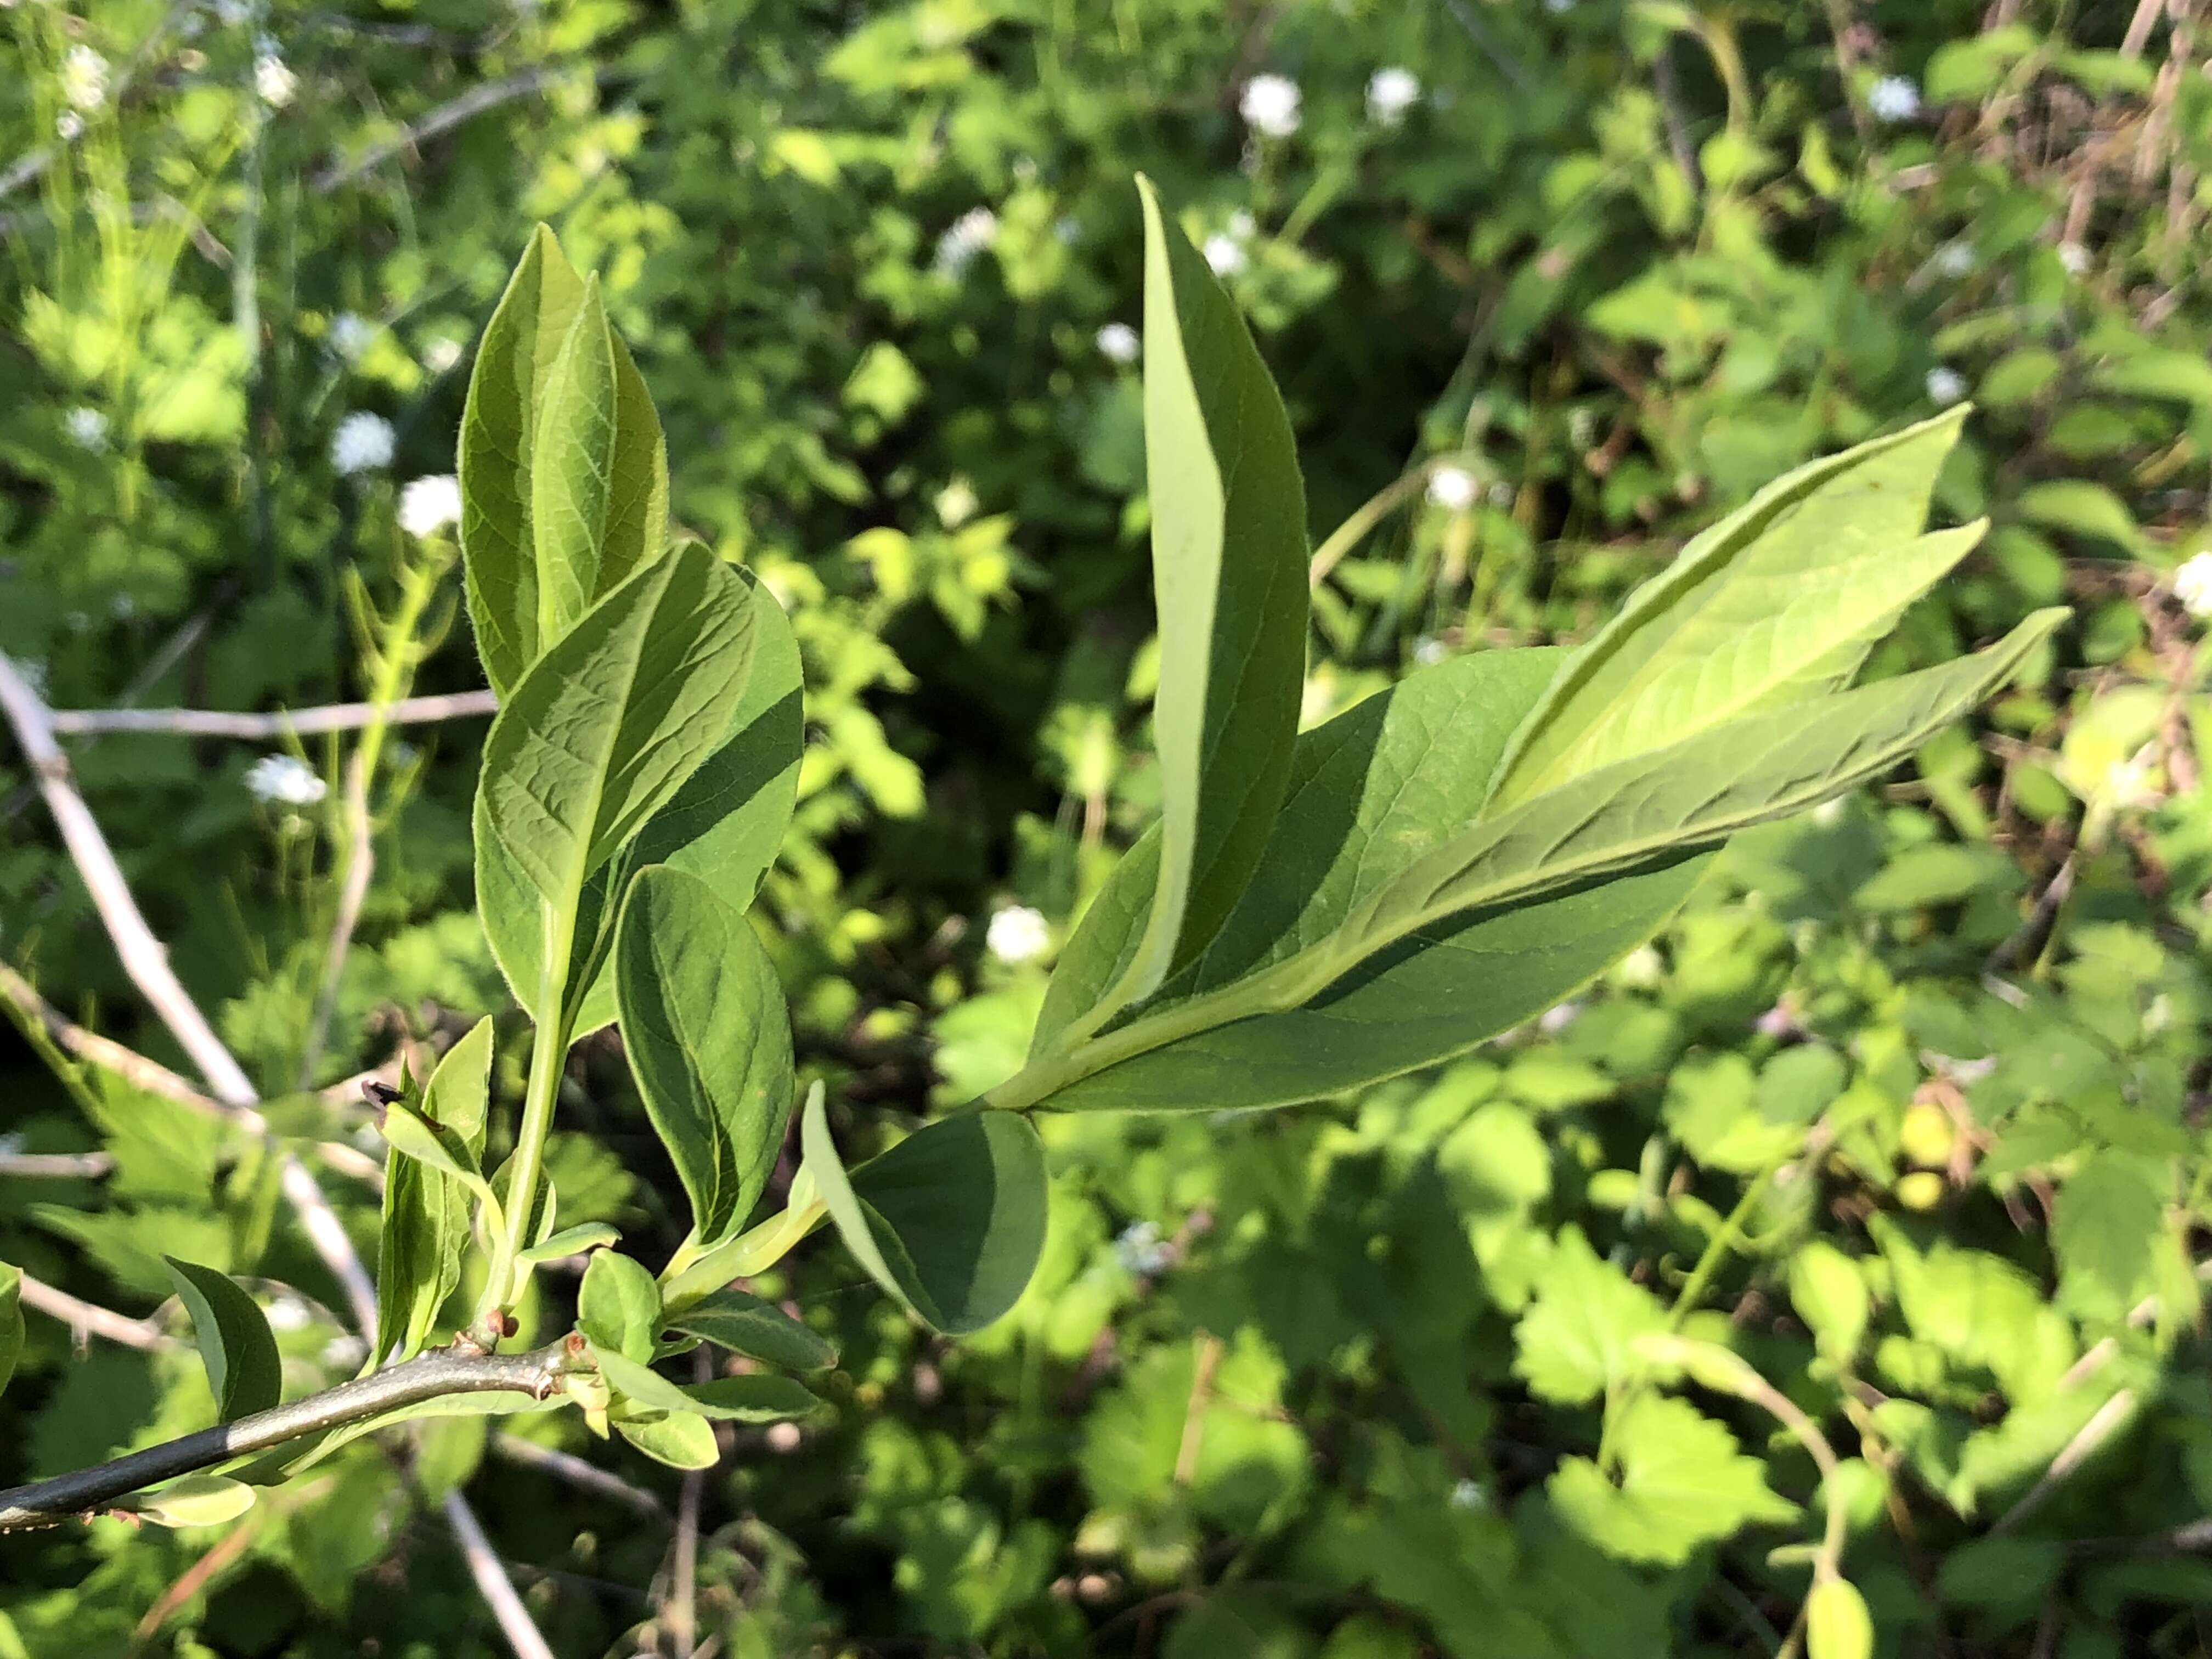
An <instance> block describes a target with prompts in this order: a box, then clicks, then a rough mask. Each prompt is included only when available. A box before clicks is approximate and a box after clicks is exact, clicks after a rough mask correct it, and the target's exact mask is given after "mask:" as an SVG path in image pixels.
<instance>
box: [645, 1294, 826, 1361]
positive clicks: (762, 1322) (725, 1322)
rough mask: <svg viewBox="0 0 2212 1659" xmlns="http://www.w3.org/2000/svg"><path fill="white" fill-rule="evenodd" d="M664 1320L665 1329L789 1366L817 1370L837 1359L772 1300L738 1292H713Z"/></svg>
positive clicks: (823, 1344)
mask: <svg viewBox="0 0 2212 1659" xmlns="http://www.w3.org/2000/svg"><path fill="white" fill-rule="evenodd" d="M665 1324H666V1326H667V1328H669V1329H670V1330H673V1331H681V1332H683V1333H684V1335H686V1336H696V1337H698V1338H700V1339H701V1340H703V1341H708V1342H713V1343H717V1344H719V1345H720V1346H722V1347H725V1348H727V1349H729V1350H730V1352H732V1353H741V1354H744V1355H745V1356H746V1357H747V1358H751V1359H758V1360H761V1361H763V1363H765V1364H770V1365H781V1366H783V1367H785V1368H786V1369H787V1370H794V1371H817V1370H823V1369H824V1368H826V1367H828V1366H830V1365H834V1364H836V1363H837V1350H836V1348H835V1347H834V1346H831V1345H830V1344H829V1341H828V1340H826V1339H824V1338H823V1337H822V1336H820V1335H817V1334H816V1333H815V1332H814V1331H813V1330H811V1328H808V1327H807V1326H805V1325H803V1324H801V1323H800V1322H799V1321H798V1320H796V1319H793V1317H792V1316H790V1315H789V1314H787V1313H786V1312H784V1310H782V1309H781V1308H779V1307H776V1306H775V1304H772V1303H768V1302H763V1301H762V1300H761V1299H760V1298H759V1297H757V1296H748V1295H746V1294H745V1293H744V1291H738V1290H721V1291H715V1292H714V1295H712V1296H710V1297H707V1298H706V1300H704V1301H703V1302H696V1303H694V1304H691V1306H690V1307H688V1308H686V1309H684V1310H683V1311H682V1312H681V1313H678V1314H674V1315H671V1316H670V1317H669V1318H668V1319H667V1320H666V1321H665Z"/></svg>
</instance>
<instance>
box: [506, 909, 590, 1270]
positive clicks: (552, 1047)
mask: <svg viewBox="0 0 2212 1659" xmlns="http://www.w3.org/2000/svg"><path fill="white" fill-rule="evenodd" d="M575 928H576V923H575V909H574V906H570V907H569V908H568V916H567V917H566V918H565V919H563V918H562V917H561V916H560V915H557V914H556V907H554V906H552V905H550V904H549V905H547V906H546V907H545V961H544V971H543V972H542V973H541V974H540V975H538V1024H537V1029H536V1031H535V1033H534V1035H533V1036H532V1039H531V1048H530V1080H529V1083H528V1084H527V1085H526V1093H525V1094H524V1096H523V1100H522V1126H521V1127H520V1129H518V1130H517V1131H516V1132H515V1138H514V1158H513V1162H512V1163H511V1164H509V1165H508V1168H509V1169H510V1170H512V1171H513V1176H512V1178H511V1179H510V1180H509V1181H508V1182H507V1259H508V1260H509V1261H513V1258H514V1257H515V1256H517V1255H520V1254H521V1253H522V1251H523V1250H525V1249H527V1248H528V1247H529V1245H530V1243H531V1241H530V1239H529V1238H528V1237H526V1233H527V1232H528V1231H529V1228H530V1225H531V1221H532V1218H533V1217H534V1216H535V1215H536V1213H537V1210H538V1206H537V1204H536V1203H535V1202H534V1201H533V1200H534V1198H535V1195H536V1194H537V1191H538V1176H539V1174H540V1173H541V1172H542V1171H543V1170H544V1167H545V1142H546V1139H547V1137H549V1136H550V1134H551V1133H553V1107H554V1104H555V1103H556V1101H557V1100H558V1099H559V1097H560V1094H561V1073H562V1067H563V1066H565V1065H566V1064H567V1062H568V1036H569V1032H568V1011H567V1009H565V1008H564V1007H562V1001H563V1000H564V999H563V996H562V993H563V991H564V990H565V989H566V987H567V983H568V957H569V953H570V951H572V950H573V949H574V944H575ZM502 1294H504V1292H502Z"/></svg>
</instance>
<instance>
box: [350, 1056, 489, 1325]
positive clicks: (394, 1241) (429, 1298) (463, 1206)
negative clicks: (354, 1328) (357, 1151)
mask: <svg viewBox="0 0 2212 1659" xmlns="http://www.w3.org/2000/svg"><path fill="white" fill-rule="evenodd" d="M491 1058H492V1023H491V1021H490V1020H489V1019H483V1020H479V1021H478V1022H477V1024H476V1026H475V1027H474V1028H473V1029H472V1030H471V1031H470V1032H469V1034H468V1035H467V1036H465V1037H463V1038H462V1039H461V1040H460V1041H459V1042H456V1043H455V1044H454V1045H453V1047H452V1048H449V1049H447V1051H446V1054H445V1055H444V1057H443V1058H442V1059H441V1060H439V1062H438V1068H437V1070H436V1071H435V1072H433V1073H431V1076H430V1082H429V1085H428V1089H427V1090H426V1091H425V1092H424V1094H423V1096H422V1100H421V1108H422V1114H423V1115H424V1116H425V1117H426V1118H427V1119H428V1120H429V1121H434V1122H435V1123H437V1124H439V1125H441V1127H444V1128H445V1129H446V1130H447V1131H448V1132H449V1133H452V1134H453V1135H454V1136H455V1137H456V1138H457V1139H459V1142H460V1143H461V1146H462V1147H463V1148H464V1150H465V1151H467V1152H471V1153H474V1152H478V1151H479V1150H480V1149H481V1148H482V1147H483V1138H484V1122H485V1119H486V1116H487V1115H488V1113H489V1105H490V1088H491ZM402 1133H405V1130H404V1127H403V1129H402ZM473 1210H474V1195H473V1192H472V1189H471V1188H470V1187H469V1186H468V1185H467V1183H466V1182H463V1181H459V1180H456V1179H454V1178H453V1176H448V1175H447V1174H445V1173H444V1172H443V1171H441V1170H438V1169H437V1168H436V1167H435V1165H431V1164H424V1163H422V1162H421V1161H420V1160H418V1159H416V1158H405V1157H402V1158H394V1159H392V1161H391V1163H390V1164H389V1165H388V1166H387V1167H386V1170H385V1182H384V1222H383V1229H382V1231H381V1233H380V1244H379V1246H378V1249H377V1259H376V1329H377V1341H378V1345H379V1346H380V1347H381V1348H382V1349H383V1350H384V1352H383V1353H382V1354H380V1355H378V1356H376V1358H390V1359H392V1360H394V1361H397V1360H401V1359H407V1358H411V1357H412V1356H414V1355H415V1354H416V1353H417V1352H421V1350H422V1345H423V1343H424V1342H426V1341H427V1340H428V1339H429V1335H430V1332H431V1330H432V1328H433V1327H434V1326H435V1323H436V1321H437V1317H438V1310H440V1309H441V1308H442V1307H444V1306H445V1304H446V1300H447V1297H450V1296H452V1295H453V1292H454V1291H455V1290H457V1289H458V1288H459V1285H460V1282H461V1267H462V1261H463V1258H464V1256H465V1255H466V1253H467V1250H468V1246H469V1241H470V1239H471V1236H472V1231H473V1227H472V1220H471V1218H472V1215H473Z"/></svg>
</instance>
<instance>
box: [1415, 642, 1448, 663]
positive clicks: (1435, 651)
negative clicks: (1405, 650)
mask: <svg viewBox="0 0 2212 1659" xmlns="http://www.w3.org/2000/svg"><path fill="white" fill-rule="evenodd" d="M1449 655H1451V647H1449V646H1448V645H1446V644H1445V643H1444V642H1443V641H1442V640H1439V639H1435V638H1432V637H1431V636H1430V635H1426V634H1424V635H1422V636H1421V637H1420V638H1419V639H1418V640H1415V641H1413V660H1414V661H1415V662H1417V663H1419V665H1421V666H1422V667H1424V668H1433V667H1435V666H1436V665H1437V664H1438V663H1440V662H1442V661H1443V659H1445V658H1446V657H1449Z"/></svg>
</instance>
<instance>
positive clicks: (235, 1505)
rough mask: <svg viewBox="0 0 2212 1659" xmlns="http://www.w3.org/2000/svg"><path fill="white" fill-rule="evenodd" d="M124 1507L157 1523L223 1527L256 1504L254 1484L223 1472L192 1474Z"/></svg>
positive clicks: (167, 1525)
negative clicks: (230, 1476)
mask: <svg viewBox="0 0 2212 1659" xmlns="http://www.w3.org/2000/svg"><path fill="white" fill-rule="evenodd" d="M124 1507H125V1508H126V1509H128V1510H130V1511H131V1513H132V1514H133V1515H136V1516H139V1517H140V1518H142V1519H143V1520H147V1521H151V1522H153V1523H154V1524H155V1526H157V1527H219V1526H221V1525H222V1523H223V1522H226V1521H235V1520H236V1519H237V1518H238V1517H239V1516H241V1515H243V1514H245V1513H246V1510H250V1509H252V1507H253V1488H252V1487H251V1486H246V1485H245V1484H244V1483H243V1482H241V1481H237V1480H226V1479H224V1478H223V1477H222V1475H219V1474H188V1475H186V1476H185V1478H184V1479H183V1480H173V1481H171V1482H170V1483H169V1484H168V1485H167V1486H163V1487H161V1488H160V1489H159V1490H157V1491H155V1492H142V1493H140V1494H138V1495H137V1497H135V1498H131V1499H129V1500H128V1501H127V1502H126V1503H125V1505H124Z"/></svg>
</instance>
